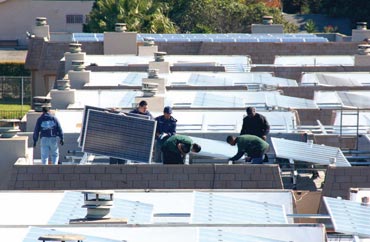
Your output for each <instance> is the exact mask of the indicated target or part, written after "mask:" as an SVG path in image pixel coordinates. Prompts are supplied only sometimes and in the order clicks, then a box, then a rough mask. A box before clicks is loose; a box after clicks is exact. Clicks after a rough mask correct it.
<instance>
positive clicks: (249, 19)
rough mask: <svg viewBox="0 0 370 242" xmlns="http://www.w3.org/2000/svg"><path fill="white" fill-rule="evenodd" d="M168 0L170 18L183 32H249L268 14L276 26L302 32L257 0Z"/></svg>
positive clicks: (273, 9) (278, 12)
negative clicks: (282, 25)
mask: <svg viewBox="0 0 370 242" xmlns="http://www.w3.org/2000/svg"><path fill="white" fill-rule="evenodd" d="M164 1H165V2H166V3H167V4H168V5H169V6H170V11H169V17H170V18H171V19H172V21H174V22H175V23H176V25H177V26H179V30H180V32H183V33H184V32H185V33H186V32H193V33H249V32H250V31H251V24H255V23H261V22H262V17H263V16H264V15H272V16H273V17H274V23H280V24H284V28H285V29H286V30H289V32H296V31H297V30H298V27H296V26H294V25H292V24H289V23H288V22H286V21H285V20H284V18H283V16H282V13H281V10H280V9H276V8H268V7H266V6H265V5H264V4H263V3H261V2H259V1H257V0H239V1H235V0H164Z"/></svg>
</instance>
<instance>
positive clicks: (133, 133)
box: [82, 109, 157, 163]
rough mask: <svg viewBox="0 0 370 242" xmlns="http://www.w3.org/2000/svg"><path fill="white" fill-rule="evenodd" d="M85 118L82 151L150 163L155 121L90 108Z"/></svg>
mask: <svg viewBox="0 0 370 242" xmlns="http://www.w3.org/2000/svg"><path fill="white" fill-rule="evenodd" d="M140 116H143V115H140ZM86 117H87V118H86V122H85V123H86V128H85V129H84V137H83V139H84V140H83V145H82V151H83V152H87V153H92V154H98V155H104V156H109V157H113V158H117V159H124V160H130V161H133V162H140V163H141V162H144V163H150V162H151V159H152V152H153V145H154V138H155V129H156V126H157V122H156V121H155V120H148V119H143V117H134V116H133V115H131V114H130V115H125V114H123V113H120V114H117V113H111V112H106V111H96V110H92V109H89V110H88V111H87V116H86Z"/></svg>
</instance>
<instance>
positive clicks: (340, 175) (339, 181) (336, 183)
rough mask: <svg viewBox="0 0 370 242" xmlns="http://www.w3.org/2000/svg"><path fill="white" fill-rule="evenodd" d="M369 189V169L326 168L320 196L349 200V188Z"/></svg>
mask: <svg viewBox="0 0 370 242" xmlns="http://www.w3.org/2000/svg"><path fill="white" fill-rule="evenodd" d="M357 187H360V188H369V187H370V167H369V166H354V167H328V169H327V170H326V175H325V185H324V188H323V190H322V195H323V196H326V197H342V198H344V199H349V189H350V188H357Z"/></svg>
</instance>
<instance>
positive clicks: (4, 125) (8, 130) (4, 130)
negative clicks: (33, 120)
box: [0, 119, 20, 138]
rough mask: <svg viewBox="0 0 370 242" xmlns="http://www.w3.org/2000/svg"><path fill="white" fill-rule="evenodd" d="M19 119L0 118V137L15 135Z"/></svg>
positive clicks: (17, 130)
mask: <svg viewBox="0 0 370 242" xmlns="http://www.w3.org/2000/svg"><path fill="white" fill-rule="evenodd" d="M19 123H20V121H19V120H18V119H0V137H1V138H12V137H14V136H16V135H17V133H18V132H19V131H20V129H19Z"/></svg>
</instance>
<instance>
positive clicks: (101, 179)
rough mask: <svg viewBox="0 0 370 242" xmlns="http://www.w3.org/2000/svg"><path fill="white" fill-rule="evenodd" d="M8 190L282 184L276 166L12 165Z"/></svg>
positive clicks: (264, 186)
mask: <svg viewBox="0 0 370 242" xmlns="http://www.w3.org/2000/svg"><path fill="white" fill-rule="evenodd" d="M8 189H10V190H74V189H283V184H282V179H281V176H280V169H279V167H278V166H277V165H249V164H240V165H212V164H202V165H159V164H157V165H149V164H147V165H143V164H133V165H59V166H53V165H48V166H43V165H33V166H30V165H28V166H27V165H14V166H13V170H12V174H11V180H10V182H9V184H8Z"/></svg>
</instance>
